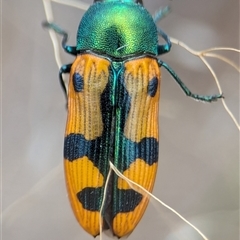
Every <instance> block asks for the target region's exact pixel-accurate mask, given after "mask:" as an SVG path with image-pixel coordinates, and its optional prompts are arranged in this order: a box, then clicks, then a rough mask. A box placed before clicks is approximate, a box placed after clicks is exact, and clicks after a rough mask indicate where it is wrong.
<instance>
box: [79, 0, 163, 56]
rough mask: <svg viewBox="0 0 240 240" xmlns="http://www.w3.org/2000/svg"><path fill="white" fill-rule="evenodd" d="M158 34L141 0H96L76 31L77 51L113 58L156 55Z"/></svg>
mask: <svg viewBox="0 0 240 240" xmlns="http://www.w3.org/2000/svg"><path fill="white" fill-rule="evenodd" d="M157 44H158V35H157V28H156V25H155V23H154V21H153V18H152V16H151V15H150V14H149V13H148V11H147V10H146V9H145V8H144V7H143V5H142V1H141V0H135V1H134V0H131V1H130V0H121V1H120V0H102V1H101V0H95V2H94V4H93V5H92V6H90V8H89V9H88V10H87V11H86V13H85V14H84V16H83V18H82V20H81V22H80V24H79V27H78V32H77V50H78V51H86V50H91V51H94V52H97V53H100V54H103V55H107V56H109V57H114V58H119V59H122V58H126V57H128V56H134V55H141V54H144V53H148V54H152V55H157Z"/></svg>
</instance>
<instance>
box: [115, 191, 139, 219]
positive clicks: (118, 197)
mask: <svg viewBox="0 0 240 240" xmlns="http://www.w3.org/2000/svg"><path fill="white" fill-rule="evenodd" d="M142 197H143V196H142V194H140V193H138V192H136V191H134V190H132V189H116V191H115V194H114V198H115V201H114V203H115V204H113V212H112V217H113V218H114V217H115V216H116V215H117V214H118V213H127V212H132V211H134V209H135V208H136V207H137V206H138V205H139V203H140V202H141V200H142Z"/></svg>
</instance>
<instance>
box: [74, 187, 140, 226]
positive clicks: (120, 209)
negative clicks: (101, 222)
mask: <svg viewBox="0 0 240 240" xmlns="http://www.w3.org/2000/svg"><path fill="white" fill-rule="evenodd" d="M102 191H103V188H102V187H98V188H93V187H86V188H84V189H83V190H82V191H80V192H78V193H77V198H78V200H79V202H80V203H82V206H83V208H84V209H87V210H89V211H99V209H100V208H101V201H100V199H101V193H102ZM111 198H113V199H112V200H113V201H114V204H108V205H107V206H104V207H105V210H104V211H103V212H104V218H105V219H106V220H107V219H113V218H114V217H115V216H116V215H117V214H118V213H127V212H131V211H134V209H135V208H136V207H137V206H138V205H139V203H140V202H141V200H142V198H143V196H142V194H140V193H138V192H136V191H134V190H132V189H116V191H115V194H114V197H113V196H112V195H108V196H107V199H111ZM110 209H111V210H110ZM107 213H108V214H107ZM107 224H108V225H109V224H110V222H108V223H107Z"/></svg>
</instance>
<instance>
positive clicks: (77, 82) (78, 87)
mask: <svg viewBox="0 0 240 240" xmlns="http://www.w3.org/2000/svg"><path fill="white" fill-rule="evenodd" d="M72 78H73V79H72V80H73V87H74V90H75V91H76V92H82V91H83V87H84V82H83V77H82V76H81V75H80V74H79V73H74V74H73V77H72Z"/></svg>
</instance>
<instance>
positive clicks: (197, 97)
mask: <svg viewBox="0 0 240 240" xmlns="http://www.w3.org/2000/svg"><path fill="white" fill-rule="evenodd" d="M158 64H159V66H160V67H161V66H163V67H164V68H165V69H167V71H168V72H169V73H170V74H171V75H172V77H173V78H174V79H175V81H176V82H177V83H178V85H179V86H180V87H181V88H182V90H183V91H184V92H185V94H186V95H187V96H189V97H192V98H194V99H195V100H199V101H203V102H212V101H217V100H218V99H219V98H224V97H223V94H216V95H210V96H206V95H205V96H204V95H198V94H194V93H192V92H191V91H190V90H189V89H188V88H187V86H186V85H185V84H184V83H183V82H182V80H181V79H180V78H179V77H178V75H177V74H176V73H175V72H174V71H173V69H172V68H171V67H170V66H169V65H168V64H166V63H165V62H163V61H162V60H158Z"/></svg>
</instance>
